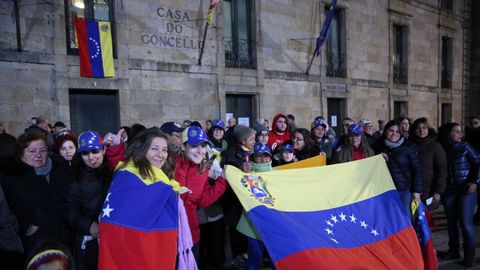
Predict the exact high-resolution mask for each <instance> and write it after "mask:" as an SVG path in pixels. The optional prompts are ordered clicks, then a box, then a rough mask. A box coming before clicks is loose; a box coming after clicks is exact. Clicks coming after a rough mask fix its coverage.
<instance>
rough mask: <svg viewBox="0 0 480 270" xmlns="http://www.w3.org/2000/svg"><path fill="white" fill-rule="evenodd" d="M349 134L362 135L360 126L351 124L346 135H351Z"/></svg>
mask: <svg viewBox="0 0 480 270" xmlns="http://www.w3.org/2000/svg"><path fill="white" fill-rule="evenodd" d="M351 135H355V136H358V135H362V127H361V126H359V125H357V124H351V125H350V126H349V127H348V136H351Z"/></svg>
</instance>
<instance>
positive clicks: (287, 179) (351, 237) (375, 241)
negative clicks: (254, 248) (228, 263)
mask: <svg viewBox="0 0 480 270" xmlns="http://www.w3.org/2000/svg"><path fill="white" fill-rule="evenodd" d="M226 175H227V179H228V182H229V183H230V185H231V186H232V188H233V190H234V191H235V193H236V194H237V196H238V198H239V199H240V201H241V203H242V205H243V207H244V208H245V210H246V212H247V214H248V216H249V217H250V219H251V220H252V222H253V223H254V225H255V227H256V228H257V230H258V232H259V233H260V236H261V237H262V239H263V241H264V243H265V246H266V247H267V249H268V251H269V253H270V256H271V258H272V260H273V262H274V263H275V266H276V267H277V269H279V270H289V269H291V270H297V269H423V260H422V252H421V251H420V246H419V243H418V239H417V236H416V234H415V230H414V229H413V227H412V225H411V222H410V221H409V220H408V217H407V215H406V212H405V209H404V207H403V206H402V204H401V202H400V198H399V196H398V194H397V191H396V190H395V186H394V185H393V182H392V179H391V177H390V173H389V171H388V168H387V166H386V165H385V160H384V159H383V158H382V157H381V156H375V157H371V158H368V159H363V160H359V161H355V162H349V163H343V164H338V165H331V166H323V167H314V168H305V169H293V170H284V171H270V172H266V173H258V174H244V173H243V172H242V171H240V170H238V169H236V168H233V167H231V166H230V167H228V168H227V171H226Z"/></svg>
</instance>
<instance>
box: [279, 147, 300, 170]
mask: <svg viewBox="0 0 480 270" xmlns="http://www.w3.org/2000/svg"><path fill="white" fill-rule="evenodd" d="M297 161H298V160H297V157H296V156H295V150H294V149H293V146H292V145H291V144H288V143H286V144H283V145H282V146H280V149H279V150H278V152H277V154H275V155H274V156H273V167H276V166H281V165H285V164H289V163H293V162H297Z"/></svg>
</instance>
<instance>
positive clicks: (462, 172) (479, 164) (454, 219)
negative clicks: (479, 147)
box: [439, 123, 480, 267]
mask: <svg viewBox="0 0 480 270" xmlns="http://www.w3.org/2000/svg"><path fill="white" fill-rule="evenodd" d="M439 139H440V143H441V144H442V146H443V148H444V149H445V152H446V154H447V168H448V177H447V190H446V191H445V195H444V196H443V200H442V201H443V206H444V208H445V214H446V216H447V225H448V246H449V250H448V251H447V252H444V253H442V254H440V256H441V257H442V258H444V259H454V258H460V252H459V249H460V248H459V245H460V243H459V238H460V231H461V233H462V236H463V250H464V259H463V264H464V265H465V266H469V267H470V266H474V265H475V242H476V237H475V228H474V226H473V212H474V210H475V205H476V203H477V187H478V184H479V182H480V155H479V154H478V153H477V152H476V151H475V150H474V149H473V147H472V146H471V145H470V144H469V143H468V142H465V141H463V135H462V129H461V127H460V125H459V124H457V123H448V124H445V125H443V126H441V127H440V128H439ZM459 228H460V230H459Z"/></svg>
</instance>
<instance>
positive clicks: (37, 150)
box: [27, 148, 48, 155]
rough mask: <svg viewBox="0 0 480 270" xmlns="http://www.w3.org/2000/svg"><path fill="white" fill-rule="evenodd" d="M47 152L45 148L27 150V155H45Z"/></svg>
mask: <svg viewBox="0 0 480 270" xmlns="http://www.w3.org/2000/svg"><path fill="white" fill-rule="evenodd" d="M47 152H48V149H47V148H40V149H27V153H28V154H31V155H35V154H37V153H38V154H45V153H47Z"/></svg>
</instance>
